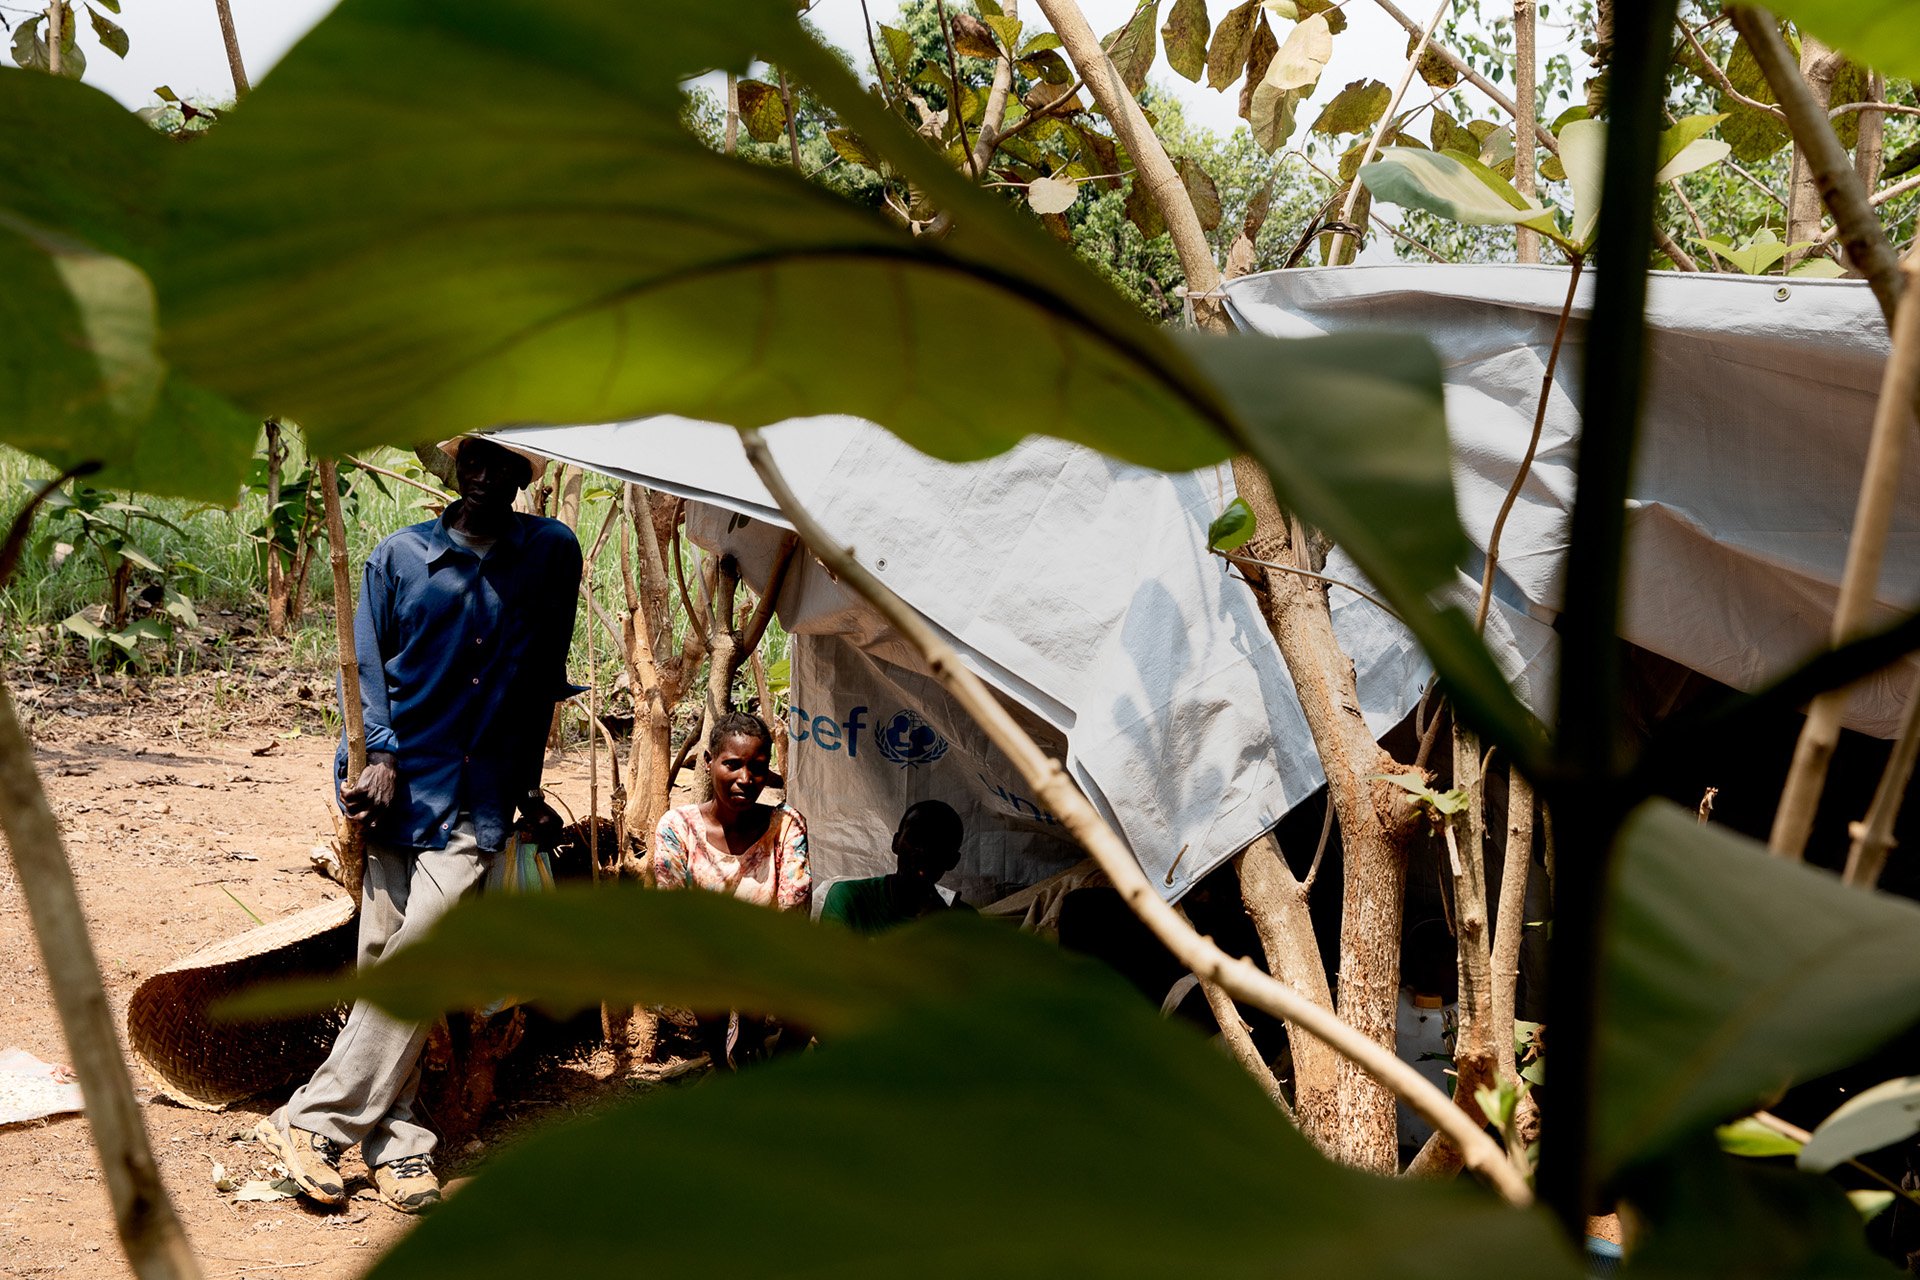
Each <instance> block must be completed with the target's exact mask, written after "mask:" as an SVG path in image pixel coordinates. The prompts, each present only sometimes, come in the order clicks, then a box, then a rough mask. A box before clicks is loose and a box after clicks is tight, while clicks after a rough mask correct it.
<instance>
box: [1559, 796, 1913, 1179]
mask: <svg viewBox="0 0 1920 1280" xmlns="http://www.w3.org/2000/svg"><path fill="white" fill-rule="evenodd" d="M1620 838H1621V846H1620V857H1619V866H1618V868H1617V871H1616V882H1615V885H1614V889H1613V899H1612V903H1611V908H1610V916H1609V919H1608V924H1607V936H1606V942H1605V959H1604V965H1605V969H1604V980H1605V987H1604V994H1603V1000H1604V1007H1603V1009H1602V1011H1601V1019H1602V1021H1601V1036H1600V1054H1601V1062H1600V1071H1599V1079H1600V1082H1601V1096H1600V1100H1599V1123H1598V1126H1597V1128H1596V1132H1595V1151H1594V1158H1595V1162H1596V1165H1595V1167H1596V1168H1597V1170H1598V1171H1599V1173H1600V1175H1601V1176H1602V1177H1606V1176H1609V1175H1611V1174H1612V1173H1614V1172H1617V1171H1618V1170H1619V1169H1621V1168H1622V1167H1624V1166H1626V1165H1628V1164H1630V1163H1632V1162H1633V1161H1635V1160H1637V1159H1640V1158H1642V1157H1646V1156H1651V1155H1654V1154H1656V1153H1657V1152H1659V1151H1660V1150H1661V1149H1662V1148H1664V1147H1666V1146H1667V1145H1669V1144H1670V1143H1672V1142H1674V1141H1675V1140H1677V1139H1678V1138H1679V1137H1681V1136H1682V1135H1683V1134H1686V1133H1688V1132H1691V1131H1698V1130H1701V1129H1705V1128H1708V1127H1710V1126H1712V1125H1713V1124H1716V1123H1719V1122H1721V1121H1724V1120H1727V1119H1730V1118H1731V1117H1733V1116H1734V1115H1737V1114H1740V1113H1742V1112H1744V1111H1748V1110H1751V1109H1752V1108H1753V1107H1754V1106H1756V1105H1759V1104H1760V1103H1761V1102H1762V1101H1763V1100H1764V1099H1766V1098H1767V1097H1768V1096H1769V1095H1771V1094H1773V1093H1775V1092H1776V1091H1778V1090H1780V1089H1783V1088H1785V1087H1786V1086H1787V1085H1789V1084H1791V1083H1793V1082H1795V1081H1799V1080H1806V1079H1809V1078H1811V1077H1813V1076H1817V1075H1821V1074H1823V1073H1825V1072H1827V1071H1831V1070H1833V1069H1834V1068H1836V1067H1840V1066H1843V1065H1845V1064H1847V1063H1850V1062H1853V1061H1855V1060H1856V1059H1858V1058H1859V1057H1860V1056H1861V1055H1862V1054H1864V1053H1866V1052H1867V1051H1868V1050H1870V1049H1872V1048H1874V1047H1875V1046H1876V1045H1879V1044H1881V1043H1883V1042H1884V1041H1886V1040H1888V1039H1890V1038H1891V1037H1892V1036H1894V1035H1896V1034H1898V1033H1899V1032H1900V1031H1902V1030H1904V1029H1906V1028H1907V1027H1909V1026H1911V1025H1912V1024H1913V1023H1914V1022H1915V1021H1916V1020H1920V908H1916V907H1915V906H1914V905H1913V904H1912V903H1909V902H1906V901H1903V900H1901V899H1898V898H1893V897H1889V896H1888V895H1885V894H1880V893H1870V892H1863V891H1861V890H1859V889H1851V888H1848V887H1846V886H1845V885H1843V884H1841V883H1840V881H1839V880H1838V879H1837V878H1836V877H1834V876H1832V875H1830V874H1828V873H1827V872H1825V871H1820V870H1816V869H1814V868H1811V867H1807V866H1804V865H1802V864H1800V863H1796V862H1788V861H1785V860H1784V859H1780V858H1774V857H1771V856H1769V855H1768V854H1767V851H1766V850H1765V848H1763V847H1762V846H1761V845H1759V844H1757V843H1755V842H1754V841H1751V840H1748V839H1745V838H1744V837H1741V836H1737V835H1734V834H1732V833H1730V832H1728V831H1726V830H1724V829H1721V828H1718V827H1712V826H1701V825H1699V824H1698V823H1697V822H1696V821H1695V819H1694V817H1693V815H1691V814H1689V813H1686V812H1684V811H1682V810H1681V809H1679V808H1677V807H1675V806H1673V805H1671V804H1667V803H1665V802H1654V803H1650V804H1647V805H1644V806H1642V807H1641V808H1640V809H1639V810H1638V811H1636V812H1635V814H1634V815H1633V817H1632V818H1630V819H1629V821H1628V823H1627V825H1626V826H1625V828H1623V830H1622V833H1621V837H1620Z"/></svg>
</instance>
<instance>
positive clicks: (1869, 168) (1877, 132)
mask: <svg viewBox="0 0 1920 1280" xmlns="http://www.w3.org/2000/svg"><path fill="white" fill-rule="evenodd" d="M1886 100H1887V77H1886V76H1885V75H1883V74H1882V73H1880V72H1878V71H1872V72H1869V73H1868V74H1867V101H1868V102H1885V101H1886ZM1886 147H1887V113H1886V112H1884V111H1871V110H1868V111H1862V112H1861V113H1860V140H1859V141H1858V142H1856V143H1855V144H1854V147H1853V171H1854V172H1855V173H1857V174H1859V175H1860V185H1861V187H1862V188H1864V189H1865V190H1867V191H1868V192H1871V191H1872V190H1873V189H1874V188H1875V187H1877V186H1879V185H1880V165H1881V162H1882V161H1883V159H1884V158H1885V156H1886Z"/></svg>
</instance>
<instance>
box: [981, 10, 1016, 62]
mask: <svg viewBox="0 0 1920 1280" xmlns="http://www.w3.org/2000/svg"><path fill="white" fill-rule="evenodd" d="M984 21H985V22H986V24H987V26H989V27H991V28H992V29H993V34H994V37H995V38H996V39H998V40H999V42H1000V47H1001V48H1002V49H1005V50H1007V51H1008V52H1010V53H1011V52H1014V51H1016V50H1018V49H1019V48H1020V29H1021V28H1020V19H1018V18H1009V17H1007V16H1006V15H1005V14H998V13H995V14H988V15H987V16H986V18H985V19H984Z"/></svg>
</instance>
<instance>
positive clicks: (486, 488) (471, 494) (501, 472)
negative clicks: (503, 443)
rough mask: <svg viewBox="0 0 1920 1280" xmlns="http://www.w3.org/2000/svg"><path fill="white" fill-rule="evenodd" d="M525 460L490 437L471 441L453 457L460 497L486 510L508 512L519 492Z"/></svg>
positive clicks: (463, 445)
mask: <svg viewBox="0 0 1920 1280" xmlns="http://www.w3.org/2000/svg"><path fill="white" fill-rule="evenodd" d="M525 467H526V463H525V461H523V460H522V459H520V458H517V457H515V456H514V455H513V454H511V453H509V452H508V451H507V450H505V449H502V448H501V447H500V446H499V445H497V444H494V443H492V442H491V441H487V440H469V441H467V442H466V443H464V444H462V445H461V446H460V455H459V457H458V458H456V459H455V460H454V479H455V481H456V483H457V484H458V486H459V489H460V496H461V497H462V498H464V499H466V500H467V502H468V503H469V504H470V505H472V506H474V507H478V508H480V509H482V510H485V511H505V510H507V509H509V508H511V507H512V506H513V496H514V495H515V494H516V493H518V492H520V477H521V476H522V475H523V474H524V471H525Z"/></svg>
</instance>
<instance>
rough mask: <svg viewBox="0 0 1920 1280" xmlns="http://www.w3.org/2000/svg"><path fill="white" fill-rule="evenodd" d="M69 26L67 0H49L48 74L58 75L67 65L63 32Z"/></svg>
mask: <svg viewBox="0 0 1920 1280" xmlns="http://www.w3.org/2000/svg"><path fill="white" fill-rule="evenodd" d="M66 28H67V6H66V2H65V0H49V3H48V5H47V74H48V75H52V76H57V75H59V74H60V70H61V68H62V67H63V66H64V65H65V57H66V51H65V50H64V49H62V48H61V44H62V43H63V40H62V37H61V32H63V31H65V30H66Z"/></svg>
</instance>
